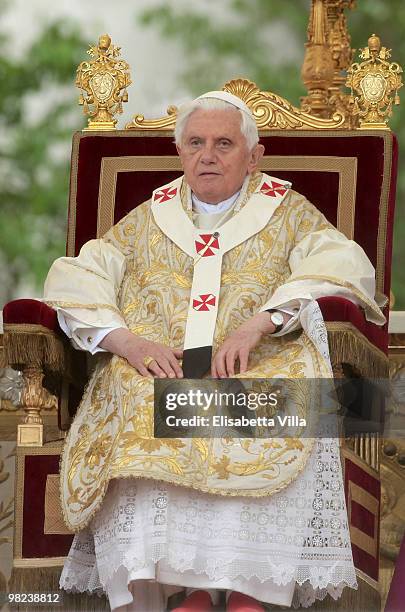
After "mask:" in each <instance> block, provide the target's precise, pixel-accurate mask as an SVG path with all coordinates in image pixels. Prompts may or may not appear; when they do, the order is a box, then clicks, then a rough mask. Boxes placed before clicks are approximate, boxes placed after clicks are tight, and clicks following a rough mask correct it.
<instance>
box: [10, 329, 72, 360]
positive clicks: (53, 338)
mask: <svg viewBox="0 0 405 612" xmlns="http://www.w3.org/2000/svg"><path fill="white" fill-rule="evenodd" d="M3 343H4V359H3V361H4V362H5V363H6V364H7V365H9V366H10V367H15V366H17V367H19V366H22V365H35V366H44V367H46V368H47V369H49V370H52V371H56V372H63V371H64V370H65V368H66V365H67V364H66V358H65V346H64V343H63V341H62V339H61V338H59V337H58V336H57V335H56V334H55V333H54V332H52V331H50V330H49V329H47V328H46V327H44V326H42V325H27V324H24V323H22V324H15V325H14V324H9V323H5V324H4V336H3Z"/></svg>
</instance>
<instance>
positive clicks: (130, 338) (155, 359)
mask: <svg viewBox="0 0 405 612" xmlns="http://www.w3.org/2000/svg"><path fill="white" fill-rule="evenodd" d="M100 347H101V348H103V349H105V350H106V351H109V352H110V353H114V354H115V355H119V356H120V357H124V358H125V359H126V360H127V361H128V363H129V364H130V365H131V366H132V367H134V368H136V369H137V370H138V372H139V374H141V375H142V376H150V375H151V374H152V375H154V376H157V377H158V378H183V370H182V369H181V367H180V364H179V361H178V360H179V359H181V358H182V356H183V351H182V350H180V349H175V348H171V347H170V346H166V345H165V344H160V343H158V342H151V341H150V340H145V338H141V337H140V336H137V335H136V334H133V333H132V332H130V331H129V329H124V328H122V329H114V330H113V331H112V332H110V333H109V334H107V335H106V336H105V338H104V339H103V340H102V342H100ZM145 358H151V359H147V360H146V362H147V363H146V364H145V361H144V360H145ZM148 362H149V363H148Z"/></svg>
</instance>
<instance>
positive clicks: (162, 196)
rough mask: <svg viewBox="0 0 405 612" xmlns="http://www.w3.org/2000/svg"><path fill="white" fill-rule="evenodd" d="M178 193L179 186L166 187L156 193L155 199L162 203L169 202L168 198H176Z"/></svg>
mask: <svg viewBox="0 0 405 612" xmlns="http://www.w3.org/2000/svg"><path fill="white" fill-rule="evenodd" d="M176 193H177V187H165V188H164V189H161V190H160V191H157V192H156V193H155V195H154V198H153V201H154V202H159V204H162V202H167V200H171V199H172V198H174V196H175V195H176Z"/></svg>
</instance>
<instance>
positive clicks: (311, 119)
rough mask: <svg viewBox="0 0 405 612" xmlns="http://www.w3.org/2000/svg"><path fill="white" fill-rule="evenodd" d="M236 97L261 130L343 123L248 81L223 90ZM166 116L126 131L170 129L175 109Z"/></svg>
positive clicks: (137, 121)
mask: <svg viewBox="0 0 405 612" xmlns="http://www.w3.org/2000/svg"><path fill="white" fill-rule="evenodd" d="M222 89H223V90H224V91H228V92H229V93H232V94H234V95H235V96H238V97H239V98H241V100H243V101H244V102H245V103H246V104H247V105H248V106H249V108H250V109H251V110H252V113H253V115H254V118H255V119H256V123H257V127H258V128H259V129H262V130H271V129H278V130H292V129H294V130H304V129H306V130H307V129H318V130H319V129H331V128H339V127H341V126H342V125H343V123H344V120H345V118H344V115H343V114H342V113H341V112H336V113H334V115H333V117H332V118H331V119H322V118H321V117H315V116H313V115H310V114H309V113H306V112H304V111H302V110H300V109H299V108H296V107H295V106H293V105H292V104H290V102H287V100H285V99H284V98H282V97H281V96H278V95H276V94H274V93H272V92H270V91H261V90H260V89H259V88H258V87H257V85H256V84H255V83H253V82H252V81H249V80H248V79H233V80H232V81H228V82H227V83H225V85H224V86H223V88H222ZM168 113H169V115H168V116H167V117H162V118H161V119H145V117H144V116H143V115H136V116H135V117H134V118H133V119H132V121H131V122H130V123H128V124H127V126H126V129H138V130H139V129H142V130H162V129H173V128H174V126H175V124H176V113H177V108H176V107H175V106H172V107H169V109H168Z"/></svg>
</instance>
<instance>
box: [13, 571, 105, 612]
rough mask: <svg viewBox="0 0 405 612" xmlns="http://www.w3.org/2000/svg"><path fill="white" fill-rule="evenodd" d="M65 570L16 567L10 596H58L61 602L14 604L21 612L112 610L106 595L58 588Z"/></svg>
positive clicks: (98, 611)
mask: <svg viewBox="0 0 405 612" xmlns="http://www.w3.org/2000/svg"><path fill="white" fill-rule="evenodd" d="M61 572H62V568H61V567H60V566H58V567H38V568H37V567H35V568H34V567H24V568H22V567H14V568H13V570H12V572H11V578H10V581H9V586H8V592H9V593H56V594H58V596H59V597H60V599H59V603H49V604H35V603H29V604H20V605H18V606H17V605H13V606H12V609H13V610H18V611H19V612H44V611H45V610H49V611H50V610H52V612H55V610H61V611H62V610H69V611H72V612H73V611H74V612H81V611H82V610H83V611H86V612H87V611H88V612H104V610H106V611H107V610H110V606H109V604H108V600H107V598H106V597H105V596H101V597H100V596H98V595H94V594H93V595H90V594H89V593H67V592H66V591H63V590H60V589H59V578H60V574H61Z"/></svg>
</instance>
